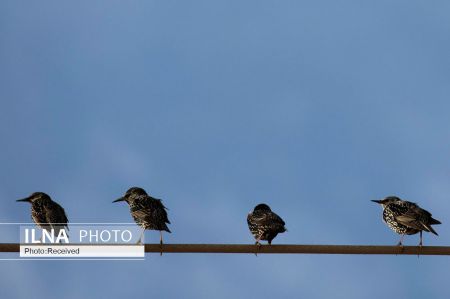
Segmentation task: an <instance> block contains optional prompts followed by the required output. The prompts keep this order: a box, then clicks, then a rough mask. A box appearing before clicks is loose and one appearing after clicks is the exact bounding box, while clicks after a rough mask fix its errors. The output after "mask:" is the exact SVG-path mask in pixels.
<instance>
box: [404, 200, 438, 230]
mask: <svg viewBox="0 0 450 299" xmlns="http://www.w3.org/2000/svg"><path fill="white" fill-rule="evenodd" d="M395 219H396V220H397V221H398V222H399V223H400V224H403V225H405V226H407V227H410V228H414V229H418V230H425V231H428V232H432V233H434V234H436V232H435V231H434V230H433V228H432V227H431V226H430V225H429V224H428V220H429V219H431V213H430V212H428V211H427V210H424V209H422V208H420V207H419V206H418V205H417V204H415V203H411V205H410V206H409V207H408V208H407V209H406V210H404V212H403V213H402V214H399V215H397V216H395Z"/></svg>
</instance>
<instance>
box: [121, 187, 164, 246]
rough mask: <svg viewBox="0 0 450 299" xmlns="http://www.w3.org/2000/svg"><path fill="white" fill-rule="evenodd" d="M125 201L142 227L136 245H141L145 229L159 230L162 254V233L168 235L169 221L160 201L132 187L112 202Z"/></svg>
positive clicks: (140, 189) (142, 190)
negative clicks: (164, 232)
mask: <svg viewBox="0 0 450 299" xmlns="http://www.w3.org/2000/svg"><path fill="white" fill-rule="evenodd" d="M118 201H126V202H127V203H128V205H129V206H130V213H131V216H132V217H133V219H134V221H135V222H136V223H137V224H138V225H139V226H141V227H142V234H141V237H140V238H139V241H138V244H140V243H141V240H142V236H143V234H144V231H145V230H146V229H148V230H159V232H160V239H159V243H160V245H161V252H162V244H163V238H162V231H166V232H168V233H170V232H171V231H170V230H169V228H168V227H167V224H170V221H169V219H168V217H167V211H166V209H167V208H166V207H165V206H164V205H163V204H162V202H161V200H160V199H157V198H154V197H151V196H150V195H148V194H147V192H145V190H144V189H142V188H139V187H132V188H130V189H128V191H127V192H126V193H125V195H124V196H123V197H121V198H119V199H116V200H115V201H113V202H118Z"/></svg>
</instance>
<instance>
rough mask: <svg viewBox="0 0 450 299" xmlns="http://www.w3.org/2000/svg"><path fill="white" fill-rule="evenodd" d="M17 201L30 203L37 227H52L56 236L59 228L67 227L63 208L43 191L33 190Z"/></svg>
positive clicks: (47, 228)
mask: <svg viewBox="0 0 450 299" xmlns="http://www.w3.org/2000/svg"><path fill="white" fill-rule="evenodd" d="M17 201H22V202H29V203H31V218H32V219H33V221H34V223H36V225H37V226H38V227H40V228H42V229H46V230H51V229H54V232H55V235H56V236H58V234H59V232H60V230H62V229H65V228H67V229H69V228H68V226H67V222H69V220H68V219H67V216H66V212H65V211H64V209H63V208H62V207H61V206H60V205H59V204H58V203H56V202H54V201H53V200H52V199H51V198H50V196H48V195H47V194H45V193H44V192H35V193H33V194H31V195H30V196H28V197H26V198H23V199H19V200H17Z"/></svg>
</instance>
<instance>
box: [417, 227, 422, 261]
mask: <svg viewBox="0 0 450 299" xmlns="http://www.w3.org/2000/svg"><path fill="white" fill-rule="evenodd" d="M419 233H420V242H419V250H418V251H417V258H419V255H420V250H421V249H422V231H420V232H419Z"/></svg>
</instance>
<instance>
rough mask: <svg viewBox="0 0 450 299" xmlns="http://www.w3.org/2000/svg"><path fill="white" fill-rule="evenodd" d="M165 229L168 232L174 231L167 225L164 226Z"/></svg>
mask: <svg viewBox="0 0 450 299" xmlns="http://www.w3.org/2000/svg"><path fill="white" fill-rule="evenodd" d="M163 230H164V231H166V232H168V233H172V232H171V231H170V229H169V228H168V227H167V225H166V226H165V227H164V229H163Z"/></svg>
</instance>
